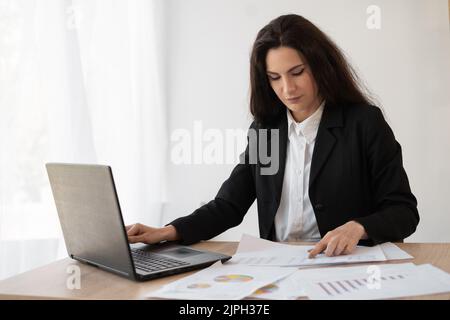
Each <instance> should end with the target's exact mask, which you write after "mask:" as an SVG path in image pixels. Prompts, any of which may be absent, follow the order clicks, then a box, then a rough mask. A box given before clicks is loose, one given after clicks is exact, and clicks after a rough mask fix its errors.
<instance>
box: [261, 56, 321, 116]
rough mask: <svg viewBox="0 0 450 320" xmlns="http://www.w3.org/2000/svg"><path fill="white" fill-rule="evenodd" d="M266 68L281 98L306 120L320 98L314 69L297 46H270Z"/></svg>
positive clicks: (288, 106) (293, 111) (274, 88)
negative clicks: (313, 72) (312, 69)
mask: <svg viewBox="0 0 450 320" xmlns="http://www.w3.org/2000/svg"><path fill="white" fill-rule="evenodd" d="M266 69H267V70H266V72H267V77H268V79H269V82H270V85H271V86H272V89H273V91H274V92H275V93H276V95H277V96H278V98H279V99H280V100H281V101H282V102H283V103H284V105H285V106H286V107H287V108H288V109H289V110H291V113H292V115H293V117H294V119H295V120H296V121H298V122H300V121H303V120H304V119H306V118H307V117H309V116H310V115H311V114H313V113H314V111H315V110H317V108H318V107H319V105H320V103H321V99H320V97H319V96H318V89H317V85H316V82H315V80H314V77H313V75H312V73H311V69H310V68H309V66H308V65H307V64H306V61H304V59H302V57H300V55H299V53H298V52H297V50H295V49H292V48H289V47H278V48H273V49H270V50H269V51H268V52H267V56H266Z"/></svg>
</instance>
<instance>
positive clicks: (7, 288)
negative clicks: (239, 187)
mask: <svg viewBox="0 0 450 320" xmlns="http://www.w3.org/2000/svg"><path fill="white" fill-rule="evenodd" d="M237 244H238V243H237V242H217V241H216V242H214V241H208V242H202V243H198V244H195V245H193V247H194V248H201V249H207V250H212V251H217V252H221V253H224V254H228V255H232V254H234V252H235V250H236V248H237ZM304 244H306V243H304ZM397 245H398V246H399V247H400V248H402V249H403V250H405V251H406V252H408V253H409V254H410V255H412V256H413V257H415V258H414V260H412V262H413V263H415V264H423V263H431V264H433V265H434V266H436V267H438V268H440V269H442V270H444V271H446V272H449V273H450V244H447V243H445V244H444V243H442V244H431V243H427V244H422V243H398V244H397ZM409 261H410V260H402V261H390V262H388V263H398V262H409ZM370 264H376V263H370ZM70 265H78V266H79V267H80V269H81V288H80V289H73V290H70V289H68V288H67V285H66V282H67V279H68V277H69V274H68V273H67V268H68V267H69V266H70ZM192 273H193V272H188V273H183V274H179V275H174V276H169V277H165V278H160V279H156V280H151V281H147V282H134V281H131V280H128V279H126V278H122V277H120V276H116V275H114V274H112V273H109V272H105V271H102V270H100V269H98V268H95V267H91V266H88V265H85V264H81V263H79V262H77V261H75V260H72V259H69V258H66V259H63V260H59V261H56V262H54V263H51V264H48V265H46V266H43V267H41V268H38V269H35V270H32V271H29V272H25V273H23V274H20V275H17V276H14V277H12V278H9V279H6V280H3V281H0V299H145V296H146V294H148V293H149V292H151V291H154V290H156V289H158V288H160V287H161V286H162V285H164V284H166V283H168V282H171V281H174V280H177V279H179V278H181V277H185V276H187V275H190V274H192ZM409 299H411V298H409ZM412 299H445V300H450V293H448V294H437V295H427V296H418V297H413V298H412Z"/></svg>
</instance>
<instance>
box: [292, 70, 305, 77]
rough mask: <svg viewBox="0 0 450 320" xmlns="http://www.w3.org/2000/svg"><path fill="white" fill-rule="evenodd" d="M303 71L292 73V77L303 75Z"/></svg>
mask: <svg viewBox="0 0 450 320" xmlns="http://www.w3.org/2000/svg"><path fill="white" fill-rule="evenodd" d="M304 70H305V69H302V70H300V71H297V72H294V73H292V75H294V76H299V75H301V74H302V73H303V71H304Z"/></svg>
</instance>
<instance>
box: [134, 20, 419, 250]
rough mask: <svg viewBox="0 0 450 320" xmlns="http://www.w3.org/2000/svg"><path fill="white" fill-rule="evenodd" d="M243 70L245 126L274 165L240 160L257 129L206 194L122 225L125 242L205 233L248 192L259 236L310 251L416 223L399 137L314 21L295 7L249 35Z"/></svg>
mask: <svg viewBox="0 0 450 320" xmlns="http://www.w3.org/2000/svg"><path fill="white" fill-rule="evenodd" d="M250 76H251V77H250V78H251V98H250V110H251V112H252V114H253V116H254V122H253V123H252V125H251V127H250V130H257V132H262V131H261V129H263V130H266V131H268V132H270V134H268V135H266V136H269V139H270V141H269V140H267V141H266V142H267V143H268V142H270V143H268V149H269V150H268V151H269V153H271V156H274V155H275V156H277V158H278V159H279V161H280V162H279V168H277V170H276V172H275V173H274V174H264V173H263V170H264V169H267V163H263V161H261V159H260V158H258V161H255V162H252V161H249V160H250V158H251V157H252V156H253V154H252V150H255V148H256V147H258V148H259V147H260V144H259V140H260V139H262V136H261V135H259V134H258V135H257V137H258V138H257V141H256V142H255V141H253V142H252V141H251V140H250V139H249V144H248V146H247V149H246V150H245V152H244V154H243V157H242V161H241V162H240V163H239V164H238V165H237V166H236V167H235V168H234V170H233V171H232V173H231V175H230V177H229V178H228V179H227V180H226V181H225V182H224V183H223V185H222V186H221V188H220V190H219V192H218V194H217V196H216V197H215V199H214V200H212V201H210V202H209V203H207V204H206V205H204V206H202V207H200V208H199V209H197V210H196V211H195V212H193V213H192V214H191V215H188V216H185V217H182V218H179V219H176V220H175V221H173V222H171V223H170V224H168V225H166V226H165V227H163V228H152V227H148V226H144V225H141V224H135V225H132V226H128V227H127V232H128V237H129V241H130V242H131V243H134V242H145V243H155V242H159V241H162V240H169V241H172V240H179V241H181V242H183V243H185V244H191V243H195V242H197V241H200V240H206V239H210V238H212V237H214V236H216V235H218V234H220V233H222V232H224V231H225V230H227V229H229V228H231V227H234V226H237V225H238V224H240V223H241V221H242V219H243V217H244V215H245V214H246V212H247V211H248V209H249V207H250V206H251V204H252V203H253V202H254V200H255V198H256V199H257V204H258V218H259V229H260V235H261V237H262V238H265V239H269V240H276V241H317V244H316V245H315V247H314V249H313V250H312V251H311V252H310V257H314V256H316V255H317V254H319V253H322V252H324V253H325V254H326V255H327V256H335V255H341V254H349V253H351V252H353V250H354V249H355V247H356V245H358V244H366V245H373V244H378V243H382V242H386V241H403V239H404V238H406V237H408V236H409V235H411V234H412V233H413V232H414V231H415V230H416V227H417V224H418V222H419V214H418V211H417V201H416V198H415V197H414V195H413V194H412V193H411V190H410V187H409V182H408V178H407V175H406V173H405V170H404V168H403V165H402V155H401V147H400V145H399V144H398V142H397V141H396V140H395V137H394V135H393V132H392V130H391V129H390V127H389V125H388V124H387V123H386V122H385V120H384V118H383V115H382V113H381V111H380V109H379V108H377V107H375V106H373V105H372V103H371V101H370V100H369V98H368V97H366V95H365V94H364V93H363V92H362V90H361V89H360V86H359V85H358V81H357V80H358V78H357V77H356V75H355V73H354V72H353V69H352V68H351V67H350V66H349V65H348V63H347V62H346V60H345V58H344V55H343V54H342V53H341V52H340V50H339V49H338V48H337V46H336V45H335V44H334V43H333V42H332V41H331V40H330V39H329V38H328V37H327V36H326V35H325V34H324V33H323V32H322V31H320V30H319V29H318V28H317V27H316V26H314V25H313V24H312V23H311V22H309V21H308V20H306V19H305V18H303V17H301V16H298V15H284V16H280V17H278V18H277V19H275V20H273V21H271V22H270V23H269V24H268V25H267V26H265V27H264V28H263V29H262V30H261V31H260V32H259V33H258V35H257V38H256V41H255V43H254V46H253V50H252V54H251V61H250ZM249 136H250V135H249ZM271 139H275V140H273V141H275V142H276V143H277V144H275V145H274V146H275V147H270V146H272V145H273V144H272V142H273V141H272V140H271ZM255 146H256V147H255ZM259 151H260V150H259ZM272 151H273V152H272Z"/></svg>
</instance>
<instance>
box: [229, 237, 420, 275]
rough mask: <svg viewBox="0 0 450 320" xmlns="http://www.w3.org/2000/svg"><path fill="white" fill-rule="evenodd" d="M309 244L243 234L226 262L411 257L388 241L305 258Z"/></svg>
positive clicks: (293, 262) (266, 263)
mask: <svg viewBox="0 0 450 320" xmlns="http://www.w3.org/2000/svg"><path fill="white" fill-rule="evenodd" d="M312 248H313V246H297V245H287V244H281V243H276V242H272V241H268V240H263V239H259V238H256V237H252V236H249V235H245V234H244V235H243V236H242V238H241V241H240V243H239V247H238V249H237V251H236V254H235V255H234V256H233V258H232V259H231V260H229V261H228V262H227V264H241V265H254V266H296V267H301V266H316V265H332V264H346V263H360V262H374V261H386V260H394V259H410V258H412V257H411V256H410V255H408V254H407V253H406V252H404V251H403V250H401V249H400V248H398V247H397V246H395V245H394V244H392V243H387V244H384V245H381V246H380V245H378V246H373V247H357V248H356V249H355V250H354V252H353V253H352V254H349V255H342V256H336V257H327V256H326V255H325V254H319V255H317V256H316V257H315V258H313V259H309V258H308V255H309V252H308V250H310V249H312ZM387 255H388V256H387Z"/></svg>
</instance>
